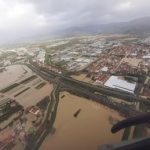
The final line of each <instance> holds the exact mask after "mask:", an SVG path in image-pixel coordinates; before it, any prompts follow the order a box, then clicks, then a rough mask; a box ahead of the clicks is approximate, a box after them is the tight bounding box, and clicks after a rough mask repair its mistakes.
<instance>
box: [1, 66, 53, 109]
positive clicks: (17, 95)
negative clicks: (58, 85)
mask: <svg viewBox="0 0 150 150" xmlns="http://www.w3.org/2000/svg"><path fill="white" fill-rule="evenodd" d="M0 82H1V84H0V89H5V88H6V87H8V89H7V88H6V90H5V91H4V92H3V91H2V93H3V95H4V96H5V97H10V98H12V99H15V100H16V101H17V102H18V103H19V104H21V105H22V106H23V107H24V108H27V107H29V106H33V105H36V103H38V102H39V101H40V100H41V99H43V98H44V97H45V96H49V95H50V93H51V91H52V89H53V86H52V84H49V83H48V82H46V81H45V80H43V79H42V78H41V77H39V76H38V75H36V74H35V73H34V72H32V70H30V69H29V68H28V67H27V66H25V65H12V66H8V67H6V68H5V70H4V71H3V72H1V73H0ZM10 85H14V86H13V87H12V88H11V87H10ZM0 94H1V93H0ZM1 99H3V98H1ZM1 99H0V100H1Z"/></svg>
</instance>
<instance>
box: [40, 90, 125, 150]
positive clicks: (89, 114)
mask: <svg viewBox="0 0 150 150" xmlns="http://www.w3.org/2000/svg"><path fill="white" fill-rule="evenodd" d="M63 95H65V96H63ZM79 109H81V111H80V113H79V114H78V116H77V117H74V113H75V112H77V111H78V110H79ZM122 119H123V117H121V116H120V115H119V114H118V113H117V112H116V111H113V110H111V109H109V108H108V107H104V106H103V105H101V104H99V103H96V102H94V101H91V100H87V99H85V98H82V97H78V96H75V95H72V94H70V93H68V92H62V93H60V101H59V105H58V109H57V115H56V120H55V123H54V128H55V129H56V131H55V133H53V135H49V136H47V137H46V139H45V140H44V142H43V143H42V145H41V147H40V150H97V147H98V145H102V144H106V143H116V142H119V141H121V138H122V135H123V131H120V132H118V133H117V134H112V133H111V131H110V130H111V127H112V123H114V122H115V121H119V120H122Z"/></svg>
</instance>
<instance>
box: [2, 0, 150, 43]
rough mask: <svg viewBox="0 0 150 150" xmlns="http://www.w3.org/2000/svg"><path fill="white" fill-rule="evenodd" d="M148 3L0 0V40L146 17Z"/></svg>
mask: <svg viewBox="0 0 150 150" xmlns="http://www.w3.org/2000/svg"><path fill="white" fill-rule="evenodd" d="M149 8H150V1H149V0H144V2H143V0H75V1H74V0H0V34H1V36H0V41H1V42H5V41H13V40H15V39H20V38H24V37H25V38H28V37H31V36H33V37H34V36H36V35H41V34H43V35H44V34H46V33H47V34H49V35H53V34H54V33H56V32H58V31H61V30H64V29H67V28H71V27H74V26H84V25H92V24H103V23H110V22H119V21H127V20H131V19H134V18H137V17H142V16H148V15H149V14H150V9H149Z"/></svg>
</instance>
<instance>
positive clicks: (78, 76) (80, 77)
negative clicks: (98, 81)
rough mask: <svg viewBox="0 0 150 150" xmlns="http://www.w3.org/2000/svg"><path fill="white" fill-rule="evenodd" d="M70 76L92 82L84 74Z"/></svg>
mask: <svg viewBox="0 0 150 150" xmlns="http://www.w3.org/2000/svg"><path fill="white" fill-rule="evenodd" d="M71 77H72V78H74V79H76V80H79V81H84V82H88V83H92V80H91V79H90V78H88V77H86V74H80V75H72V76H71Z"/></svg>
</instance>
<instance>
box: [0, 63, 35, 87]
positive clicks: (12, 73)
mask: <svg viewBox="0 0 150 150" xmlns="http://www.w3.org/2000/svg"><path fill="white" fill-rule="evenodd" d="M32 74H33V72H32V71H31V70H30V69H29V68H28V67H27V66H24V65H12V66H8V67H6V70H5V71H3V72H1V73H0V83H1V84H0V89H3V88H5V87H7V86H9V85H10V84H13V83H14V82H17V81H19V80H23V79H24V78H26V77H28V76H31V75H32Z"/></svg>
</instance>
